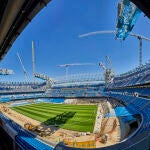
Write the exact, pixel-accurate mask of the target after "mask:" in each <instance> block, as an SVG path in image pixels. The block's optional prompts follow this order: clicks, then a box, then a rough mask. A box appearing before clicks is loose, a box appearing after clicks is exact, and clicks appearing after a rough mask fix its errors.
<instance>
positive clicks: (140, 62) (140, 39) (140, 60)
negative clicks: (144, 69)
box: [139, 38, 142, 66]
mask: <svg viewBox="0 0 150 150" xmlns="http://www.w3.org/2000/svg"><path fill="white" fill-rule="evenodd" d="M139 41H140V48H139V50H140V51H139V53H140V54H139V66H141V65H142V38H139Z"/></svg>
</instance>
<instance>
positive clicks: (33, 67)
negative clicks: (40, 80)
mask: <svg viewBox="0 0 150 150" xmlns="http://www.w3.org/2000/svg"><path fill="white" fill-rule="evenodd" d="M32 71H33V82H35V76H34V73H35V61H34V41H32Z"/></svg>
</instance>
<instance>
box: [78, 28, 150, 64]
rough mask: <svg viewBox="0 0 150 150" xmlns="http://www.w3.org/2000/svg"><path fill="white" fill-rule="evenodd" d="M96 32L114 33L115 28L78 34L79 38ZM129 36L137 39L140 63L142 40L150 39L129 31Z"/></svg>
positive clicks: (140, 61)
mask: <svg viewBox="0 0 150 150" xmlns="http://www.w3.org/2000/svg"><path fill="white" fill-rule="evenodd" d="M97 34H116V31H115V30H105V31H95V32H89V33H86V34H82V35H79V38H82V37H88V36H92V35H97ZM129 35H130V36H133V37H136V38H137V39H138V40H139V66H141V65H142V58H143V56H142V55H143V53H142V40H146V41H150V38H147V37H145V36H142V35H139V34H134V33H129Z"/></svg>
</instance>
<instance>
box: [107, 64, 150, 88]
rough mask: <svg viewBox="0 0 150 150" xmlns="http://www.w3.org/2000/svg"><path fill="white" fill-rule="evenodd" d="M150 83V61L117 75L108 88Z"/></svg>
mask: <svg viewBox="0 0 150 150" xmlns="http://www.w3.org/2000/svg"><path fill="white" fill-rule="evenodd" d="M149 83H150V62H149V63H147V64H145V65H142V66H140V67H137V68H136V69H134V70H132V71H129V72H127V73H124V74H121V75H120V76H116V77H115V78H114V79H113V83H110V84H109V85H108V88H117V87H126V86H133V85H143V84H149Z"/></svg>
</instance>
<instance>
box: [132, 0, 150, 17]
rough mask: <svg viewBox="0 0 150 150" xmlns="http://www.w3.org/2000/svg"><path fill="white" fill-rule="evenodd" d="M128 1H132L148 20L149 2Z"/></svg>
mask: <svg viewBox="0 0 150 150" xmlns="http://www.w3.org/2000/svg"><path fill="white" fill-rule="evenodd" d="M130 1H132V2H133V3H134V4H135V5H136V6H137V7H138V8H139V9H140V10H142V11H143V12H144V13H145V15H146V16H147V17H149V19H150V1H149V0H130Z"/></svg>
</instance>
